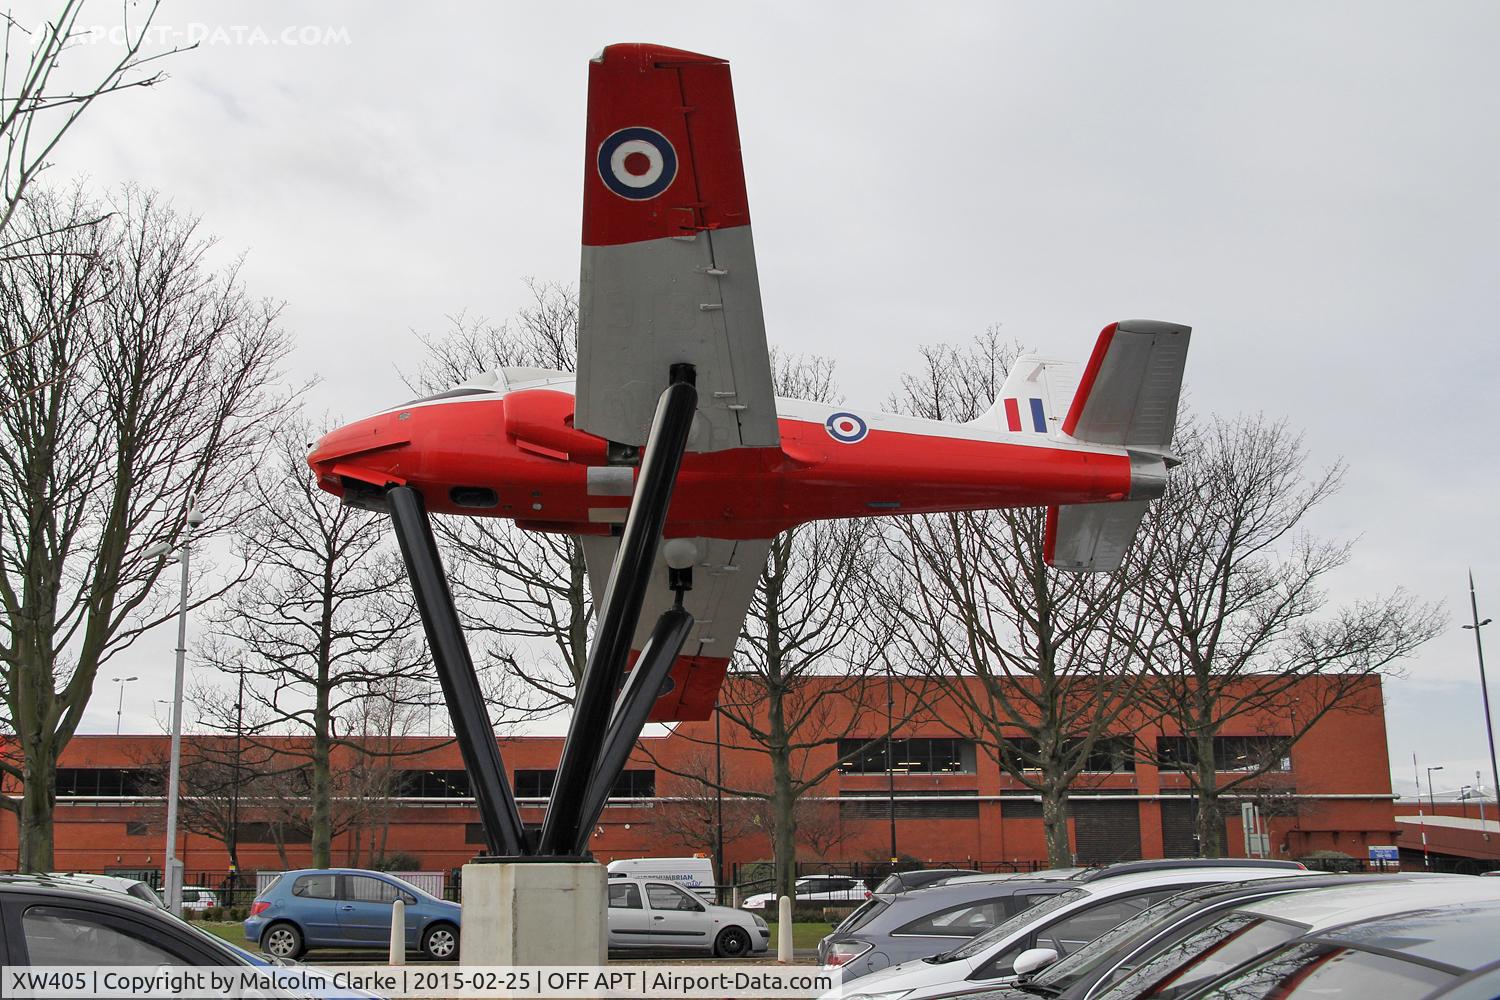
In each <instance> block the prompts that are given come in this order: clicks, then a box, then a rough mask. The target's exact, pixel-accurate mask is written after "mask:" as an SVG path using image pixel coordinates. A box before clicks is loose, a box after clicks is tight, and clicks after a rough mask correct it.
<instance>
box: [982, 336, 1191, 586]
mask: <svg viewBox="0 0 1500 1000" xmlns="http://www.w3.org/2000/svg"><path fill="white" fill-rule="evenodd" d="M1191 332H1192V331H1191V329H1190V328H1189V327H1186V326H1179V325H1178V324H1176V323H1162V322H1157V321H1154V320H1126V321H1123V322H1120V323H1115V324H1113V325H1111V326H1107V327H1105V328H1104V331H1103V332H1102V333H1100V334H1099V341H1098V343H1096V344H1095V345H1094V353H1093V355H1092V356H1091V357H1090V358H1089V362H1088V365H1087V366H1085V368H1084V370H1083V375H1082V377H1081V378H1080V379H1079V381H1078V387H1077V390H1076V392H1074V394H1073V396H1072V402H1071V403H1070V405H1069V406H1068V411H1067V416H1066V417H1064V418H1063V421H1062V426H1061V428H1060V430H1061V432H1062V433H1063V434H1064V435H1067V436H1068V437H1071V438H1072V439H1073V440H1075V441H1082V442H1087V443H1089V444H1101V445H1112V446H1115V447H1119V448H1124V449H1125V450H1126V452H1127V453H1128V454H1129V455H1130V495H1129V496H1128V497H1127V498H1125V499H1124V500H1120V501H1116V502H1113V503H1097V504H1070V505H1065V506H1061V507H1051V508H1049V509H1048V511H1047V537H1046V542H1045V545H1044V546H1043V554H1044V558H1045V559H1046V561H1047V563H1048V565H1051V566H1055V567H1057V568H1058V569H1063V570H1070V571H1073V572H1081V573H1089V572H1100V573H1107V572H1111V571H1113V570H1115V569H1118V568H1119V566H1120V564H1121V563H1122V562H1123V561H1124V559H1125V553H1126V552H1127V551H1129V549H1130V544H1131V542H1132V541H1134V540H1135V536H1136V533H1137V532H1138V531H1139V530H1140V526H1141V519H1142V518H1143V517H1145V515H1146V507H1147V505H1148V504H1149V502H1150V501H1151V500H1153V499H1155V498H1156V497H1159V496H1161V495H1162V493H1163V492H1164V491H1165V490H1166V486H1167V470H1168V469H1169V468H1170V467H1171V466H1173V465H1175V464H1177V460H1176V459H1175V458H1174V457H1173V456H1172V455H1171V453H1170V450H1169V449H1170V448H1171V446H1172V437H1173V435H1174V434H1175V433H1176V430H1177V406H1178V402H1179V399H1180V397H1181V394H1182V374H1183V369H1184V366H1185V364H1186V361H1187V349H1188V341H1189V338H1190V336H1191ZM1007 384H1008V383H1007Z"/></svg>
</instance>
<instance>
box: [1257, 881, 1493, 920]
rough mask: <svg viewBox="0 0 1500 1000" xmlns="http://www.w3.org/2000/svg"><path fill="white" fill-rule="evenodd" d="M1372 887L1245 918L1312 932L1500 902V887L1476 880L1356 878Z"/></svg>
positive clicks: (1303, 896) (1261, 907) (1295, 900)
mask: <svg viewBox="0 0 1500 1000" xmlns="http://www.w3.org/2000/svg"><path fill="white" fill-rule="evenodd" d="M1356 877H1359V878H1366V879H1368V880H1369V884H1365V885H1354V886H1349V887H1347V888H1330V889H1313V890H1311V891H1309V892H1299V893H1295V894H1293V895H1290V896H1277V897H1275V898H1273V899H1267V900H1261V901H1257V902H1254V903H1247V904H1245V905H1244V906H1242V907H1240V908H1239V909H1240V911H1241V912H1246V913H1252V914H1254V915H1256V916H1262V917H1270V918H1272V919H1274V920H1284V921H1288V922H1290V923H1294V924H1300V925H1302V926H1303V927H1305V928H1307V929H1308V930H1309V931H1311V932H1317V931H1321V930H1324V929H1326V928H1329V927H1336V926H1339V925H1342V924H1348V923H1351V922H1354V921H1358V920H1370V919H1374V918H1377V917H1384V916H1389V915H1392V914H1396V913H1404V912H1407V911H1410V910H1421V909H1427V908H1430V907H1433V906H1441V905H1444V904H1447V903H1465V902H1483V901H1486V900H1492V899H1493V900H1500V885H1497V884H1495V883H1494V882H1491V881H1488V880H1486V879H1481V878H1475V877H1474V876H1472V875H1430V876H1428V877H1425V878H1419V879H1401V880H1400V881H1397V880H1394V879H1392V880H1390V881H1387V880H1385V879H1384V878H1382V877H1381V876H1379V875H1369V876H1356Z"/></svg>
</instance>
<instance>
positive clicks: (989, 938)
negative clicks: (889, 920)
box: [935, 889, 1090, 962]
mask: <svg viewBox="0 0 1500 1000" xmlns="http://www.w3.org/2000/svg"><path fill="white" fill-rule="evenodd" d="M1089 895H1090V893H1089V892H1088V891H1087V890H1084V889H1069V890H1068V891H1067V892H1063V893H1058V894H1057V895H1056V896H1053V897H1052V898H1051V899H1049V900H1047V901H1045V902H1042V903H1038V904H1037V905H1035V906H1033V907H1032V908H1031V909H1029V910H1022V911H1021V912H1020V913H1017V914H1016V915H1015V916H1013V917H1011V918H1010V919H1009V920H1007V921H1005V922H1004V923H1000V924H996V925H995V926H994V927H991V928H990V929H989V930H987V931H985V932H984V933H983V934H981V935H979V936H978V937H976V938H974V939H973V940H972V941H970V942H968V943H967V944H965V945H963V946H962V947H959V948H955V949H953V950H952V951H950V952H948V953H946V954H943V955H938V956H937V958H936V959H935V961H939V962H956V961H958V960H960V959H964V958H973V957H974V956H975V955H979V954H983V953H984V952H986V951H988V950H989V949H990V946H991V945H994V944H998V943H999V942H1001V941H1004V940H1005V939H1006V938H1008V937H1010V936H1011V935H1012V934H1014V933H1015V932H1016V931H1019V930H1021V929H1022V928H1025V927H1028V926H1030V925H1031V924H1033V923H1035V922H1036V921H1037V920H1038V919H1040V918H1042V917H1045V916H1046V915H1047V914H1049V913H1055V912H1056V911H1058V910H1061V909H1062V908H1063V907H1065V906H1068V905H1070V904H1072V903H1076V902H1078V901H1079V900H1080V899H1087V898H1088V897H1089Z"/></svg>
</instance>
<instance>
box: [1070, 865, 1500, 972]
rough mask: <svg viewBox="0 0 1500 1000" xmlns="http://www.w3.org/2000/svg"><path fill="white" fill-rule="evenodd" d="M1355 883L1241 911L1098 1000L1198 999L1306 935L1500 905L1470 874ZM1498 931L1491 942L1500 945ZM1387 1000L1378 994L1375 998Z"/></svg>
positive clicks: (1149, 961) (1150, 961) (1496, 891)
mask: <svg viewBox="0 0 1500 1000" xmlns="http://www.w3.org/2000/svg"><path fill="white" fill-rule="evenodd" d="M1343 877H1344V878H1348V879H1351V881H1352V882H1353V884H1350V885H1348V886H1339V887H1331V888H1324V889H1313V890H1311V891H1309V892H1301V893H1297V894H1295V895H1281V896H1275V897H1271V898H1267V899H1263V900H1257V901H1255V902H1250V903H1245V904H1242V905H1240V906H1236V907H1235V908H1234V909H1232V910H1228V911H1226V912H1223V913H1220V914H1218V915H1217V916H1215V917H1214V918H1213V919H1212V920H1210V921H1209V922H1208V923H1207V924H1203V925H1202V926H1199V927H1197V928H1195V929H1194V930H1193V931H1192V932H1191V933H1189V934H1188V935H1187V936H1185V937H1183V938H1181V939H1180V940H1178V941H1176V942H1174V943H1173V944H1172V945H1171V946H1169V947H1167V948H1165V949H1162V950H1161V951H1159V952H1158V953H1156V954H1155V955H1152V956H1151V957H1149V958H1146V959H1145V960H1144V961H1142V962H1140V964H1138V965H1136V966H1135V967H1134V968H1132V969H1128V970H1120V973H1116V974H1112V975H1111V976H1110V979H1109V980H1108V981H1107V982H1106V983H1105V984H1104V986H1105V987H1106V988H1105V989H1103V990H1102V991H1100V992H1096V993H1095V994H1093V996H1094V998H1095V1000H1143V998H1146V997H1150V998H1152V1000H1167V998H1182V997H1187V996H1190V995H1196V991H1197V990H1199V989H1201V988H1203V987H1205V986H1206V985H1207V984H1208V983H1210V982H1212V981H1213V980H1214V979H1216V978H1218V977H1219V976H1220V975H1222V974H1224V973H1226V972H1228V971H1229V970H1231V969H1234V968H1236V967H1237V966H1239V965H1241V964H1242V963H1244V962H1247V961H1251V960H1253V959H1256V958H1257V957H1259V956H1261V955H1263V954H1265V953H1267V952H1269V951H1270V950H1272V949H1274V948H1279V947H1281V946H1282V945H1284V944H1286V943H1287V942H1289V941H1292V940H1295V939H1297V938H1299V937H1301V936H1302V935H1304V934H1317V933H1321V932H1322V931H1325V930H1328V929H1330V928H1334V927H1339V926H1343V925H1345V924H1349V923H1353V922H1357V921H1361V920H1373V919H1378V918H1382V917H1387V916H1391V915H1394V914H1398V913H1404V912H1410V911H1413V910H1419V909H1428V908H1431V907H1434V906H1440V905H1444V904H1450V903H1451V904H1455V905H1463V904H1466V903H1489V902H1492V901H1500V887H1496V886H1495V885H1494V883H1492V882H1489V881H1487V880H1485V879H1478V878H1473V877H1471V876H1468V875H1426V876H1417V877H1407V876H1401V877H1396V876H1391V877H1385V876H1380V877H1374V878H1368V879H1366V878H1363V877H1361V876H1347V875H1346V876H1343ZM1494 939H1495V938H1494V935H1493V934H1492V940H1494ZM1369 996H1370V997H1371V998H1382V1000H1383V994H1381V993H1380V992H1379V991H1378V990H1377V991H1374V992H1372V993H1370V994H1369Z"/></svg>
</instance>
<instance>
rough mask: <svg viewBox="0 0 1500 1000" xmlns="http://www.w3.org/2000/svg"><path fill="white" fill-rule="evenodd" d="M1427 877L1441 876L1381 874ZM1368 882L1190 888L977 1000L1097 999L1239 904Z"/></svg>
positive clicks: (1279, 881) (1305, 879)
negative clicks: (1040, 995)
mask: <svg viewBox="0 0 1500 1000" xmlns="http://www.w3.org/2000/svg"><path fill="white" fill-rule="evenodd" d="M1424 877H1439V876H1423V875H1389V876H1383V878H1388V879H1402V878H1406V879H1419V878H1424ZM1450 877H1451V876H1450ZM1368 884H1369V883H1368V882H1367V881H1365V880H1363V879H1358V878H1349V877H1348V876H1346V875H1337V874H1322V873H1310V874H1307V875H1305V876H1304V875H1293V876H1288V877H1286V878H1268V879H1255V880H1253V881H1249V882H1232V883H1228V884H1225V885H1206V886H1202V887H1199V888H1196V889H1188V890H1187V891H1185V892H1180V893H1178V894H1177V895H1175V896H1168V897H1167V898H1166V899H1164V900H1162V901H1161V902H1159V903H1154V904H1152V905H1151V906H1150V907H1148V908H1146V909H1145V910H1142V911H1141V912H1140V913H1138V914H1136V915H1135V916H1133V917H1131V918H1130V919H1129V920H1127V921H1125V922H1124V923H1122V924H1119V925H1117V926H1116V927H1114V928H1112V929H1111V930H1109V931H1106V932H1105V933H1104V934H1102V935H1100V936H1099V937H1097V938H1095V939H1094V940H1093V941H1091V942H1089V943H1088V944H1086V945H1084V946H1083V947H1082V948H1080V949H1078V950H1077V951H1075V952H1074V953H1073V954H1071V955H1069V956H1068V957H1066V958H1064V959H1061V960H1060V961H1056V962H1054V963H1050V964H1047V965H1046V966H1045V967H1044V968H1041V969H1040V971H1038V972H1035V973H1034V974H1032V975H1029V976H1024V977H1021V978H1020V979H1018V980H1017V981H1016V983H1015V984H1014V985H1013V986H1010V987H1005V988H1001V989H999V990H995V991H993V992H986V993H983V994H979V995H977V996H976V997H975V998H973V1000H1033V998H1034V997H1036V996H1037V995H1038V994H1043V995H1045V996H1047V997H1052V998H1056V1000H1094V998H1096V997H1098V996H1099V995H1100V994H1102V993H1103V992H1104V991H1105V990H1107V989H1108V988H1109V987H1110V986H1111V985H1112V984H1114V983H1116V982H1118V981H1120V980H1121V979H1123V978H1124V977H1125V976H1127V975H1129V974H1130V973H1131V971H1133V970H1134V969H1136V968H1138V967H1139V966H1141V965H1142V964H1144V963H1145V962H1148V961H1150V960H1151V959H1153V958H1154V957H1156V956H1157V955H1160V954H1162V953H1163V952H1165V951H1166V950H1167V949H1169V948H1171V947H1172V946H1173V945H1175V944H1177V943H1178V942H1179V941H1181V940H1183V939H1184V938H1186V937H1188V936H1189V935H1190V934H1192V933H1194V932H1195V931H1197V930H1199V929H1201V928H1202V927H1204V926H1205V925H1207V924H1209V923H1212V922H1213V921H1215V920H1216V919H1218V918H1219V917H1220V916H1222V915H1223V914H1225V913H1226V912H1227V911H1229V910H1231V909H1234V908H1235V907H1237V906H1242V905H1245V904H1246V903H1250V902H1255V901H1258V900H1264V899H1269V898H1271V897H1273V896H1282V895H1286V894H1288V893H1298V892H1310V891H1313V890H1323V889H1353V888H1356V887H1359V886H1362V885H1368Z"/></svg>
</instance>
